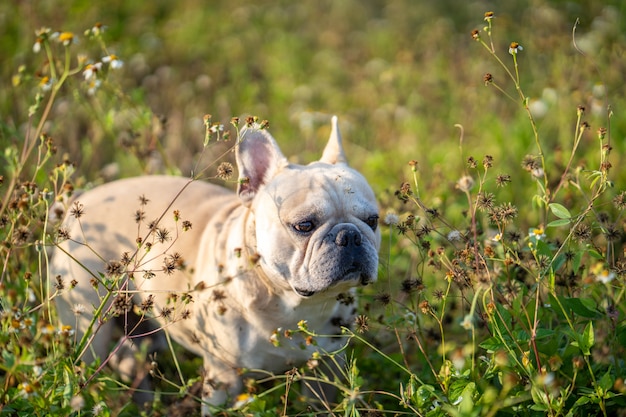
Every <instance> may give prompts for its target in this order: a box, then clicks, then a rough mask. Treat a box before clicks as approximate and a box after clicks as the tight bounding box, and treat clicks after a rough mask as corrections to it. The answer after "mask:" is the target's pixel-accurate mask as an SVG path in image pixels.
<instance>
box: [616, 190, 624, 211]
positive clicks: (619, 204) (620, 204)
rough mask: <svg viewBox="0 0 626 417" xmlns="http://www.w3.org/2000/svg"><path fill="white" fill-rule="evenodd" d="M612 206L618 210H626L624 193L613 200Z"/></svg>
mask: <svg viewBox="0 0 626 417" xmlns="http://www.w3.org/2000/svg"><path fill="white" fill-rule="evenodd" d="M613 205H615V208H617V209H618V210H624V209H625V208H626V191H622V192H621V193H619V194H618V195H617V196H616V197H615V198H614V199H613Z"/></svg>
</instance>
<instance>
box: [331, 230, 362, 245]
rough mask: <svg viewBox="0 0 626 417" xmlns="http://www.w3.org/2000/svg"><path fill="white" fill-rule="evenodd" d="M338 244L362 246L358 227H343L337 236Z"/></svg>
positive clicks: (336, 242)
mask: <svg viewBox="0 0 626 417" xmlns="http://www.w3.org/2000/svg"><path fill="white" fill-rule="evenodd" d="M335 244H336V245H337V246H348V245H354V246H361V233H360V232H359V231H358V230H356V229H341V230H340V231H339V232H338V233H337V236H335Z"/></svg>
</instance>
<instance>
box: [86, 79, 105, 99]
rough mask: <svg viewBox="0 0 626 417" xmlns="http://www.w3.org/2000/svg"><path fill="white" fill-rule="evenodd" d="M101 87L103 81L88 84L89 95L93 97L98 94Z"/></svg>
mask: <svg viewBox="0 0 626 417" xmlns="http://www.w3.org/2000/svg"><path fill="white" fill-rule="evenodd" d="M101 85H102V81H100V80H90V81H89V84H87V86H88V87H89V88H87V94H89V95H90V96H93V95H94V94H96V91H98V89H99V88H100V86H101Z"/></svg>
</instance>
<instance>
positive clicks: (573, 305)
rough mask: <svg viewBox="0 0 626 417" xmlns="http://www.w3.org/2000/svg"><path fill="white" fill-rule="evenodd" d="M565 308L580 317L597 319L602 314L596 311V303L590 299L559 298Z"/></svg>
mask: <svg viewBox="0 0 626 417" xmlns="http://www.w3.org/2000/svg"><path fill="white" fill-rule="evenodd" d="M558 299H559V301H560V302H561V304H562V305H563V308H565V309H567V310H571V311H573V312H574V313H575V314H577V315H579V316H580V317H585V318H588V319H595V318H598V317H600V313H599V312H598V311H597V310H595V309H594V306H595V303H594V301H593V300H591V299H589V298H567V297H558Z"/></svg>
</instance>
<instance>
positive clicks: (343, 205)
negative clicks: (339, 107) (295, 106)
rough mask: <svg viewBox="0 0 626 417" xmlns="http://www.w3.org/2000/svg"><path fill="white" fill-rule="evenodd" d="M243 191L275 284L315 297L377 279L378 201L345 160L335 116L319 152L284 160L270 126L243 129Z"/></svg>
mask: <svg viewBox="0 0 626 417" xmlns="http://www.w3.org/2000/svg"><path fill="white" fill-rule="evenodd" d="M237 165H238V168H239V189H238V194H239V196H240V198H241V200H242V202H243V204H244V205H246V206H248V207H249V208H250V210H251V212H252V216H253V219H254V222H255V224H254V230H255V236H254V241H255V242H256V248H251V249H253V250H256V252H257V253H258V254H259V255H260V261H259V262H260V266H261V268H263V271H264V273H265V274H266V275H267V276H268V277H269V278H270V280H271V281H272V283H274V284H275V285H276V286H277V287H282V288H289V287H290V288H291V289H293V291H295V292H296V293H297V294H299V295H300V296H303V297H310V296H313V295H314V294H316V293H320V292H324V291H326V290H328V289H330V288H336V289H338V290H341V289H345V288H346V287H350V286H355V285H365V284H368V283H370V282H373V281H375V280H376V277H377V271H378V249H379V247H380V231H379V230H378V206H377V204H376V199H375V197H374V193H373V191H372V189H371V188H370V186H369V185H368V183H367V181H366V180H365V178H363V176H362V175H361V174H359V173H358V172H357V171H355V170H354V169H352V168H350V167H349V166H348V164H347V162H346V158H345V155H344V151H343V148H342V144H341V136H340V134H339V129H338V126H337V118H336V117H333V123H332V131H331V135H330V139H329V141H328V144H327V145H326V148H325V150H324V153H323V155H322V158H321V159H320V160H319V161H317V162H313V163H311V164H309V165H305V166H303V165H295V164H291V163H289V162H288V161H287V159H286V158H285V157H284V156H283V154H282V152H281V151H280V149H279V148H278V146H277V144H276V141H275V140H274V139H273V138H272V136H271V135H270V134H269V133H268V132H267V131H266V130H259V129H254V128H248V129H244V130H243V131H242V132H241V141H240V143H239V144H238V146H237Z"/></svg>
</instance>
